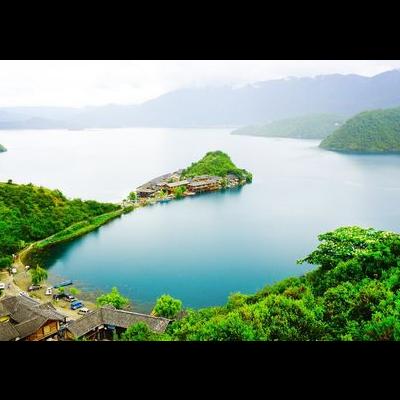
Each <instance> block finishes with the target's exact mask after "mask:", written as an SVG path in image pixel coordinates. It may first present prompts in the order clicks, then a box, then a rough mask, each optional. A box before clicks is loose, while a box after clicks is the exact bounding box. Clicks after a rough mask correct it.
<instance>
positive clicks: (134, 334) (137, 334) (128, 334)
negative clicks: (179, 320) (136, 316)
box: [120, 322, 157, 342]
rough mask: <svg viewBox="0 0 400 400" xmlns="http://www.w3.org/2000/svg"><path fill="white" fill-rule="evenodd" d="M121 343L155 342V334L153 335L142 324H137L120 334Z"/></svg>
mask: <svg viewBox="0 0 400 400" xmlns="http://www.w3.org/2000/svg"><path fill="white" fill-rule="evenodd" d="M120 340H123V341H130V342H134V341H155V340H157V334H156V333H153V332H152V331H151V330H150V328H149V327H148V326H147V325H146V324H145V323H144V322H138V323H136V324H133V325H131V326H130V327H129V328H128V329H127V330H126V331H125V332H124V333H122V334H121V339H120Z"/></svg>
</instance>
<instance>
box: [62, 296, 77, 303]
mask: <svg viewBox="0 0 400 400" xmlns="http://www.w3.org/2000/svg"><path fill="white" fill-rule="evenodd" d="M64 300H66V301H69V302H72V301H74V300H77V299H76V297H74V296H72V294H65V296H64Z"/></svg>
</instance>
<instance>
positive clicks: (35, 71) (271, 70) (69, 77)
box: [0, 60, 400, 107]
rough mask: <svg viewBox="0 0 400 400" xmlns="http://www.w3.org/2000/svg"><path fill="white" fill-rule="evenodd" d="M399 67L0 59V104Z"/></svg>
mask: <svg viewBox="0 0 400 400" xmlns="http://www.w3.org/2000/svg"><path fill="white" fill-rule="evenodd" d="M394 68H400V61H390V60H380V61H379V60H378V61H374V60H368V61H362V60H355V61H354V60H353V61H352V60H345V61H329V60H322V61H321V60H320V61H316V60H284V61H282V60H272V61H271V60H269V61H268V60H232V61H229V60H200V61H196V60H132V61H125V60H123V61H119V60H111V61H107V60H106V61H96V60H88V61H84V60H78V61H71V60H66V61H62V60H57V61H55V60H54V61H43V60H39V61H34V60H31V61H23V60H18V61H12V60H9V61H7V60H6V61H4V60H3V61H0V106H2V107H7V106H22V105H25V106H27V105H32V106H37V105H47V106H85V105H102V104H110V103H114V104H116V103H117V104H134V103H140V102H143V101H146V100H149V99H151V98H154V97H157V96H159V95H161V94H163V93H166V92H168V91H171V90H175V89H179V88H183V87H202V86H207V85H212V86H215V85H233V86H240V85H244V84H249V83H254V82H257V81H262V80H269V79H278V78H284V77H287V76H298V77H301V76H315V75H320V74H330V73H356V74H360V75H365V76H372V75H375V74H377V73H380V72H383V71H386V70H390V69H394Z"/></svg>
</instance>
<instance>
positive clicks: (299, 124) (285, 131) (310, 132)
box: [232, 114, 346, 139]
mask: <svg viewBox="0 0 400 400" xmlns="http://www.w3.org/2000/svg"><path fill="white" fill-rule="evenodd" d="M345 119H346V118H345V117H342V116H339V115H335V114H313V115H306V116H302V117H296V118H287V119H282V120H278V121H272V122H270V123H269V124H260V125H249V126H245V127H243V128H239V129H236V130H234V131H233V132H232V134H233V135H249V136H264V137H284V138H301V139H322V138H325V137H327V136H328V135H330V134H331V133H332V132H333V131H334V130H335V129H337V128H338V127H339V126H340V125H342V124H343V122H344V121H345Z"/></svg>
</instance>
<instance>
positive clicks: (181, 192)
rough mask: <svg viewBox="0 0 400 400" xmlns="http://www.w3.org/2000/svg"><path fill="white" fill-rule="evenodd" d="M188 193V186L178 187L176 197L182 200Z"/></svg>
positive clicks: (175, 190)
mask: <svg viewBox="0 0 400 400" xmlns="http://www.w3.org/2000/svg"><path fill="white" fill-rule="evenodd" d="M185 192H186V186H178V187H176V188H175V189H174V195H175V198H176V199H181V198H182V197H183V195H184V193H185Z"/></svg>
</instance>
